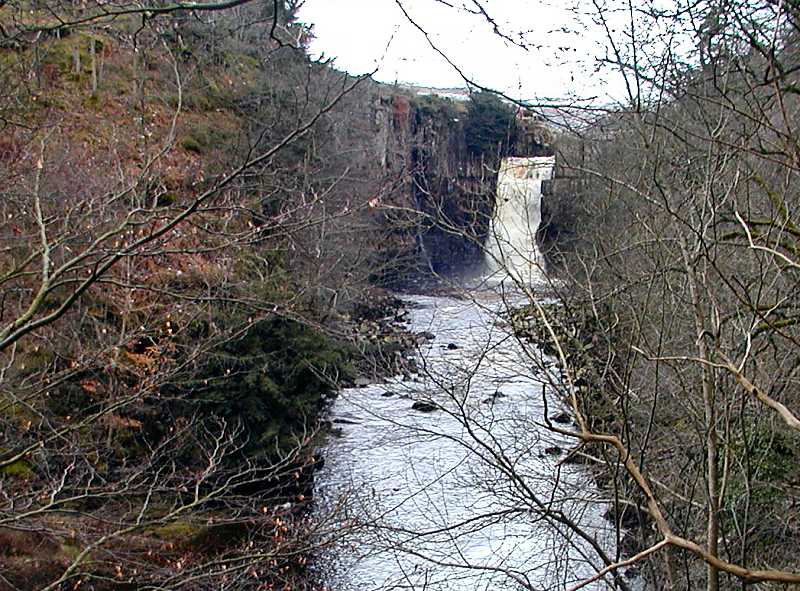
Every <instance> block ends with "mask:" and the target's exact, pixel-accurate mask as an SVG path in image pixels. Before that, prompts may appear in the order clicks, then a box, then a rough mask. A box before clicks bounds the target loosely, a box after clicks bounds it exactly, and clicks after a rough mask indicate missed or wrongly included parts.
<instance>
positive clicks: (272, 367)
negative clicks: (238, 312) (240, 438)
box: [191, 318, 354, 455]
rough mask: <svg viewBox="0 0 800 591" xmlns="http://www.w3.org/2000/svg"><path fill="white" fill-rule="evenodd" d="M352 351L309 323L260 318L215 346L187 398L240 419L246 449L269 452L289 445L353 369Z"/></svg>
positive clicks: (215, 412)
mask: <svg viewBox="0 0 800 591" xmlns="http://www.w3.org/2000/svg"><path fill="white" fill-rule="evenodd" d="M353 353H354V352H353V351H352V350H351V349H350V348H349V347H347V346H345V345H343V344H340V343H337V342H336V341H334V340H333V339H331V338H330V337H328V336H327V335H325V334H324V333H323V332H321V331H319V330H317V329H314V328H313V327H310V326H308V325H305V324H301V323H299V322H295V321H292V320H287V319H283V318H275V319H270V320H262V321H259V322H256V323H254V324H253V325H251V326H249V327H248V328H246V329H245V331H244V334H242V335H241V336H239V337H235V338H233V339H231V340H229V341H227V342H226V343H224V344H223V345H222V346H221V347H220V349H219V350H218V351H214V352H213V353H212V355H211V358H210V359H209V361H208V362H207V363H206V364H205V366H204V368H203V369H202V370H201V371H200V372H199V375H198V376H197V378H196V381H194V382H193V383H192V386H193V391H192V393H191V398H192V399H193V400H195V401H196V402H197V403H198V404H199V408H200V409H201V411H202V413H203V414H204V415H209V416H217V417H218V416H222V417H225V419H226V420H228V421H230V422H231V423H232V424H237V423H241V424H243V425H244V427H245V431H244V437H245V439H246V440H247V446H246V451H247V452H248V453H250V454H260V455H265V454H266V455H271V454H273V453H275V452H276V451H280V450H281V448H283V447H290V446H292V445H293V444H294V443H295V442H294V438H295V437H296V435H297V434H298V433H302V432H303V430H304V429H307V428H308V427H309V426H310V425H311V424H313V421H314V418H315V417H317V416H318V415H319V412H320V410H321V409H322V407H323V404H324V401H325V398H326V397H327V396H329V395H331V394H332V392H333V391H334V390H335V389H336V388H337V387H338V385H339V384H341V383H342V381H347V380H351V379H352V378H353V377H354V376H353V368H352V365H351V362H350V359H351V357H352V355H353Z"/></svg>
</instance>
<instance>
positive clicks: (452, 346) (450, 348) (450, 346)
mask: <svg viewBox="0 0 800 591" xmlns="http://www.w3.org/2000/svg"><path fill="white" fill-rule="evenodd" d="M460 348H461V347H459V346H458V345H456V344H455V343H447V350H448V351H455V350H456V349H460Z"/></svg>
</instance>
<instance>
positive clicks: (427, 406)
mask: <svg viewBox="0 0 800 591" xmlns="http://www.w3.org/2000/svg"><path fill="white" fill-rule="evenodd" d="M411 408H412V409H414V410H418V411H419V412H433V411H435V410H440V408H439V406H438V405H436V404H433V403H432V402H415V403H414V404H412V405H411Z"/></svg>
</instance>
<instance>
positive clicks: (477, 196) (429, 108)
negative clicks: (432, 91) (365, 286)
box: [376, 95, 498, 285]
mask: <svg viewBox="0 0 800 591" xmlns="http://www.w3.org/2000/svg"><path fill="white" fill-rule="evenodd" d="M467 121H468V112H467V107H466V105H464V104H463V103H457V102H454V101H450V100H447V99H440V98H432V97H423V98H418V97H414V98H411V97H408V96H403V95H394V96H391V97H386V98H382V99H381V101H380V108H379V109H378V112H377V113H376V123H377V124H378V125H377V126H378V129H379V133H378V140H377V144H376V147H377V148H378V152H379V155H378V160H379V161H380V162H381V165H382V167H384V168H385V169H386V170H387V171H388V172H389V174H390V176H392V177H394V178H395V179H397V180H398V182H397V185H396V186H395V187H394V190H393V191H392V193H391V195H390V197H389V201H390V204H391V207H393V208H395V210H394V211H393V212H392V213H390V214H389V215H388V218H387V222H388V223H389V224H391V225H393V227H394V235H395V239H396V243H395V245H394V249H393V250H392V252H391V254H392V255H393V256H394V257H395V258H394V261H393V265H391V266H390V267H391V271H390V272H389V273H388V274H387V276H386V278H385V279H386V280H387V282H388V283H390V284H396V285H402V284H404V283H408V282H414V281H418V280H420V279H423V278H426V277H429V276H431V275H432V274H434V275H445V276H450V275H456V274H461V273H466V272H469V271H471V270H474V269H476V268H478V267H479V266H480V264H481V263H482V254H481V252H482V251H481V246H482V244H483V242H484V240H485V238H486V235H487V233H488V230H489V224H490V221H491V216H492V210H493V207H494V195H495V189H496V185H497V163H498V158H497V155H495V154H475V153H473V152H471V151H470V150H469V149H468V147H467V133H466V124H467Z"/></svg>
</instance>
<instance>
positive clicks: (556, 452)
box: [544, 445, 563, 456]
mask: <svg viewBox="0 0 800 591" xmlns="http://www.w3.org/2000/svg"><path fill="white" fill-rule="evenodd" d="M562 451H563V450H562V449H561V448H560V447H558V446H557V445H553V446H551V447H545V448H544V453H545V454H546V455H548V456H560V455H561V452H562Z"/></svg>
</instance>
